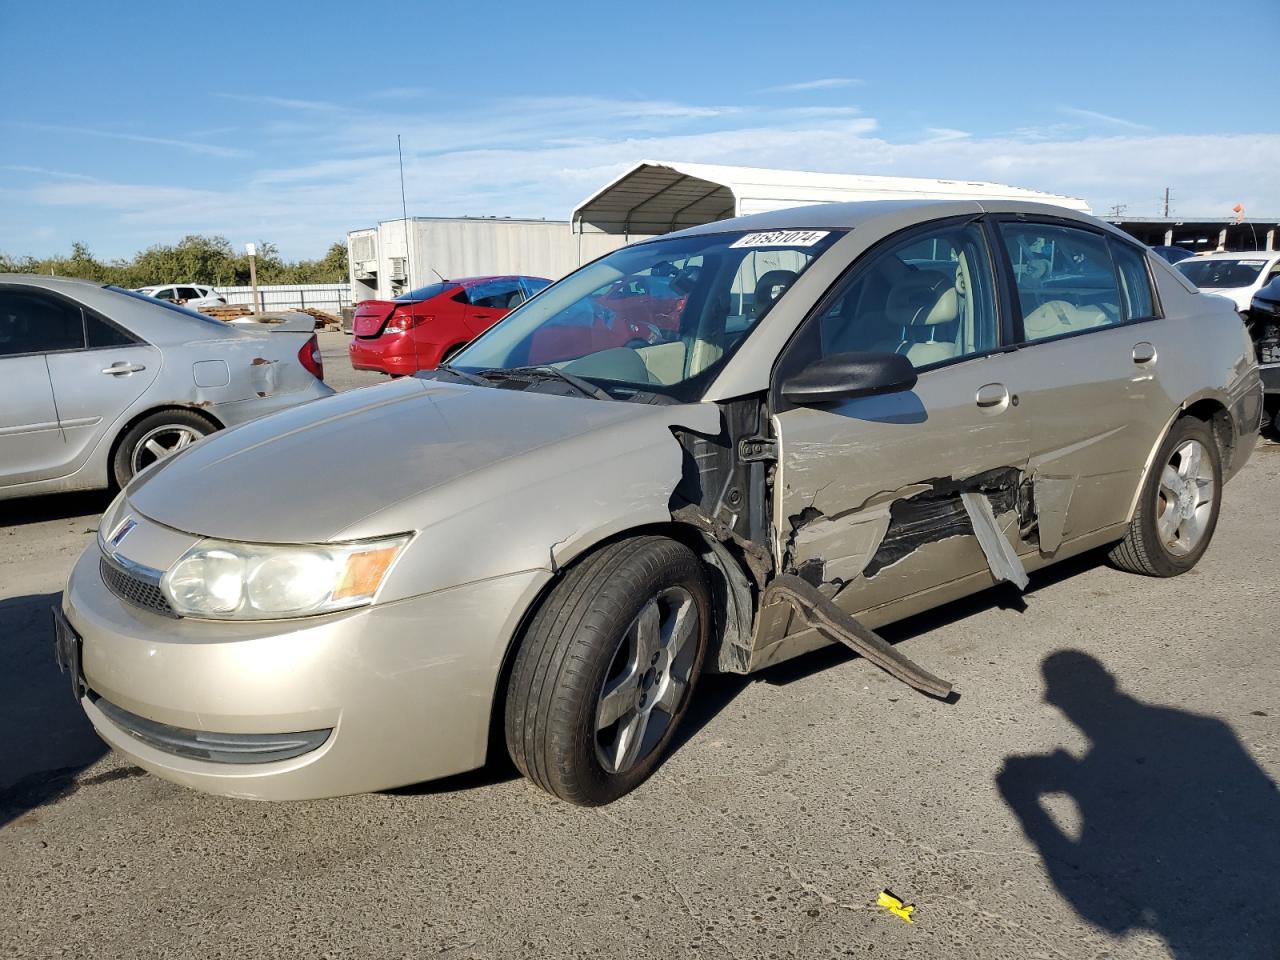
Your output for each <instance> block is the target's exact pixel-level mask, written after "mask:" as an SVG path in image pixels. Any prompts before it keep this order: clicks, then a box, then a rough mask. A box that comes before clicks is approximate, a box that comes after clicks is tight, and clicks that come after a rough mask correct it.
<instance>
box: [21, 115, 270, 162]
mask: <svg viewBox="0 0 1280 960" xmlns="http://www.w3.org/2000/svg"><path fill="white" fill-rule="evenodd" d="M19 126H23V127H26V128H28V129H30V130H43V131H45V132H47V133H67V134H71V135H72V136H76V137H101V138H103V139H106V140H124V141H126V142H129V143H144V144H147V145H148V146H156V147H172V148H173V149H175V150H185V151H186V152H187V153H196V154H200V155H202V156H206V157H247V156H248V155H249V154H248V153H247V152H246V151H244V150H241V149H239V148H237V147H224V146H220V145H218V144H216V143H197V142H195V141H192V140H172V139H170V138H168V137H152V136H148V135H146V134H140V133H121V132H119V131H116V130H96V129H94V128H92V127H66V126H61V125H58V124H52V123H22V124H19Z"/></svg>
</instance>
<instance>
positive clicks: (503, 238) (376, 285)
mask: <svg viewBox="0 0 1280 960" xmlns="http://www.w3.org/2000/svg"><path fill="white" fill-rule="evenodd" d="M408 226H409V229H408V233H407V237H406V230H405V221H404V220H384V221H383V222H382V223H380V224H378V226H377V227H376V228H373V229H371V230H355V231H352V232H351V233H349V234H347V257H348V262H349V264H350V271H351V285H352V298H353V299H354V300H355V301H356V302H359V301H360V300H365V299H373V298H378V299H388V298H391V297H396V296H399V295H400V294H402V293H404V292H406V291H407V290H409V289H411V288H416V287H423V286H426V285H427V284H429V283H435V282H437V281H438V280H439V279H440V277H444V278H445V279H447V280H453V279H458V278H461V277H474V276H485V275H487V274H499V275H500V274H522V275H525V276H532V277H546V278H547V279H548V280H558V279H560V278H561V277H563V276H564V275H565V274H566V273H569V272H570V271H571V270H575V269H577V267H579V266H580V265H581V264H583V263H586V262H587V261H589V260H594V259H595V258H596V257H599V256H602V255H603V254H605V253H608V252H609V251H610V250H616V249H617V248H618V247H621V246H624V245H625V244H626V243H627V242H628V238H626V237H622V236H617V235H613V234H576V233H573V232H572V231H570V229H569V224H568V223H567V222H565V221H557V220H508V219H501V220H499V219H485V218H475V219H471V218H444V217H441V218H431V217H413V218H410V220H409V225H408ZM370 235H372V236H373V237H374V244H375V247H376V256H375V261H376V267H377V269H376V271H368V270H366V269H365V266H366V265H367V264H366V263H362V262H358V261H357V260H356V259H355V253H356V252H357V248H358V247H359V248H362V249H363V248H367V245H368V242H367V241H366V240H364V239H362V238H365V237H368V236H370ZM629 239H630V240H631V241H634V240H637V239H640V238H639V237H636V236H632V237H630V238H629ZM406 250H407V252H406ZM402 257H407V271H405V272H406V273H407V276H400V273H401V271H400V270H399V269H398V263H397V262H396V261H397V260H398V258H402ZM363 274H368V275H367V276H366V275H363Z"/></svg>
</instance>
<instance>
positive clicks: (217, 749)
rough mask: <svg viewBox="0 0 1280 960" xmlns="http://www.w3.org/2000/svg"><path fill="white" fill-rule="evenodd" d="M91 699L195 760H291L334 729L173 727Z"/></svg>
mask: <svg viewBox="0 0 1280 960" xmlns="http://www.w3.org/2000/svg"><path fill="white" fill-rule="evenodd" d="M89 699H90V701H91V702H92V703H93V705H94V706H96V707H97V708H98V709H99V710H101V711H102V712H103V713H104V714H106V716H107V719H109V720H110V721H111V722H112V723H114V724H115V725H116V726H118V727H120V728H121V729H122V730H125V731H126V732H128V733H129V734H131V735H132V736H134V737H137V738H138V739H139V740H141V741H142V742H143V743H146V744H149V745H150V746H153V747H155V748H156V749H157V750H163V751H164V752H165V753H171V754H173V755H174V756H178V757H188V758H190V759H192V760H207V761H208V762H210V763H271V762H272V761H274V760H291V759H293V758H294V757H300V756H302V755H303V754H304V753H310V752H311V751H312V750H315V749H316V748H317V747H319V746H320V745H321V744H323V743H324V742H325V741H326V740H328V739H329V734H330V733H332V732H333V731H332V729H324V730H303V731H301V732H299V733H212V732H210V731H208V730H188V729H187V728H186V727H172V726H170V725H169V724H167V723H158V722H157V721H155V720H148V719H147V718H146V717H140V716H138V715H137V714H136V713H130V712H129V711H128V710H126V709H124V708H123V707H118V706H116V705H115V704H114V703H112V702H111V701H110V700H104V699H103V698H102V697H101V696H100V695H99V694H97V693H95V692H94V691H92V690H90V691H89Z"/></svg>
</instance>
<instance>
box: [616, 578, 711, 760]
mask: <svg viewBox="0 0 1280 960" xmlns="http://www.w3.org/2000/svg"><path fill="white" fill-rule="evenodd" d="M699 635H700V625H699V623H698V607H697V604H696V603H694V600H693V596H692V595H691V594H690V593H689V591H687V590H685V589H684V588H683V587H669V588H667V589H666V590H663V591H662V592H661V593H659V594H658V595H657V596H656V597H654V598H652V599H651V600H649V602H648V603H646V604H645V605H644V607H642V608H641V610H640V612H639V613H638V614H636V618H635V619H634V620H633V621H632V622H631V626H630V627H628V628H627V631H626V633H625V634H624V635H623V637H622V641H621V643H620V644H619V645H618V651H617V653H616V654H615V655H614V659H613V663H612V664H611V665H610V667H609V672H608V674H607V675H606V676H605V680H604V683H603V685H602V686H601V689H600V695H599V699H598V701H597V704H596V759H598V760H599V761H600V765H601V766H602V767H604V769H605V770H606V771H608V772H609V773H625V772H626V771H628V770H630V769H631V768H633V767H634V766H635V765H636V764H638V763H640V762H641V761H643V760H644V759H645V758H646V757H648V756H649V754H650V753H652V752H653V750H654V748H655V747H657V745H658V744H659V743H661V742H662V740H663V737H664V735H665V734H666V732H667V729H668V728H669V727H670V726H671V723H672V721H673V718H674V717H675V716H676V715H677V714H678V713H679V710H680V707H681V705H682V703H683V701H684V698H685V696H686V694H687V693H688V690H689V680H690V673H691V672H692V670H693V666H694V662H695V660H696V659H697V654H698V637H699Z"/></svg>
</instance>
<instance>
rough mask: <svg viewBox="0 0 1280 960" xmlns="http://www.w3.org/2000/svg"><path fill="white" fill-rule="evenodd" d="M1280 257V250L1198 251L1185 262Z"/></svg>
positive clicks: (1184, 261)
mask: <svg viewBox="0 0 1280 960" xmlns="http://www.w3.org/2000/svg"><path fill="white" fill-rule="evenodd" d="M1275 257H1280V250H1231V251H1223V252H1215V253H1197V254H1196V255H1195V256H1194V257H1188V258H1187V259H1186V260H1183V261H1182V262H1183V263H1193V262H1195V261H1196V260H1269V259H1273V258H1275Z"/></svg>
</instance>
